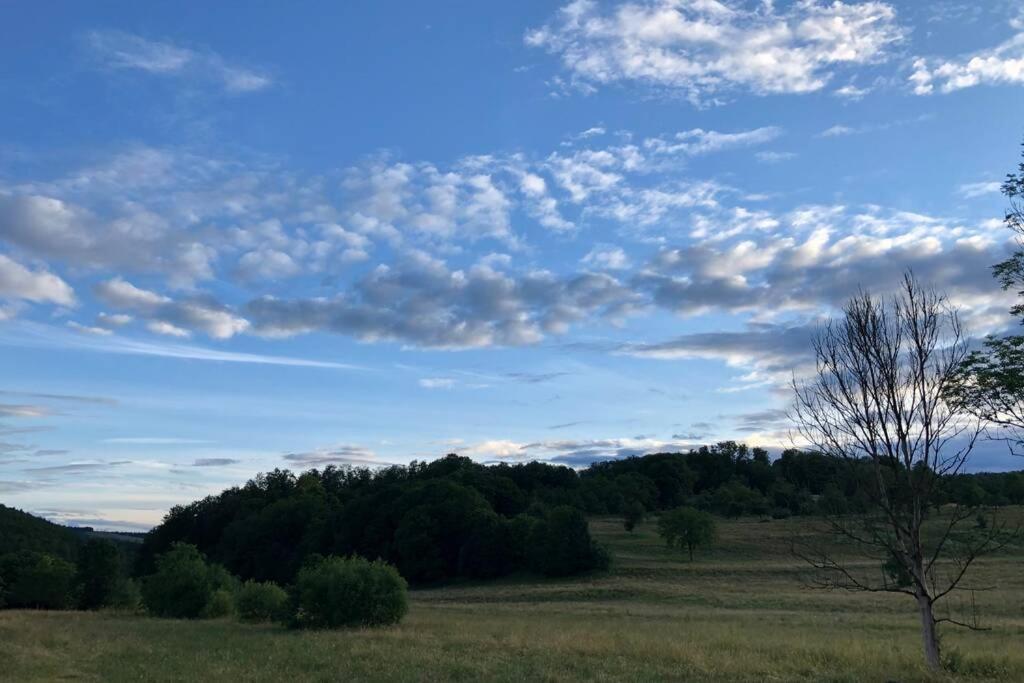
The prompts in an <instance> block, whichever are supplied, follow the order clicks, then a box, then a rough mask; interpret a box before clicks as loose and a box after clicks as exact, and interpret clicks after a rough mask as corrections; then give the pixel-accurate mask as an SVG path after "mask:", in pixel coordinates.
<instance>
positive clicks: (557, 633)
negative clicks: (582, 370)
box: [0, 520, 1024, 681]
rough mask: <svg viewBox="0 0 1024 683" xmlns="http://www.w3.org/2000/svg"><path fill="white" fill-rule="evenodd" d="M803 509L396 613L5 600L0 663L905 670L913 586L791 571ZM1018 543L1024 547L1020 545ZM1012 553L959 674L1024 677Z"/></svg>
mask: <svg viewBox="0 0 1024 683" xmlns="http://www.w3.org/2000/svg"><path fill="white" fill-rule="evenodd" d="M805 526H806V521H803V520H790V521H786V522H770V523H758V522H755V521H740V522H723V523H722V528H721V541H720V543H719V545H718V546H717V547H716V548H715V549H714V550H713V551H711V552H709V553H706V554H704V555H703V556H701V557H699V558H698V560H697V561H696V562H695V563H693V564H690V563H688V562H686V561H683V559H682V557H681V556H679V555H677V554H673V553H669V552H667V551H666V550H665V549H664V548H662V546H661V545H660V544H659V543H658V542H657V539H656V537H655V535H654V528H653V525H652V524H647V525H643V526H642V527H641V528H640V529H639V530H638V531H637V532H636V533H634V534H627V533H625V532H623V531H622V530H621V527H620V526H619V524H618V522H617V520H598V521H596V522H594V530H595V532H596V533H597V535H598V536H599V537H600V538H602V540H604V541H605V542H607V543H608V544H609V545H610V546H611V547H612V549H613V552H614V554H615V558H616V567H615V569H614V571H613V572H612V573H611V574H610V575H607V576H601V577H591V578H586V579H582V580H580V579H574V580H566V581H554V580H551V581H536V580H522V581H516V580H507V581H503V582H500V583H498V584H494V583H491V584H487V585H463V586H452V587H446V588H438V589H432V590H424V591H417V592H416V593H414V595H413V606H412V610H411V611H410V614H409V616H408V618H407V619H406V620H405V621H404V622H403V623H402V624H401V626H399V627H396V628H392V629H385V630H377V631H347V632H334V633H327V632H325V633H292V632H288V631H285V630H283V629H279V628H276V627H271V626H243V625H239V624H235V623H232V622H198V623H187V622H174V621H163V620H156V619H149V618H145V617H127V616H117V615H110V614H77V613H26V612H7V613H0V662H3V663H4V664H3V665H2V666H0V678H11V679H14V680H52V679H55V678H61V677H78V678H85V679H92V680H115V681H116V680H139V679H146V680H172V679H191V680H212V679H234V680H253V681H260V680H266V681H276V680H282V679H285V678H289V677H291V678H293V679H294V680H346V679H348V680H438V679H460V680H467V681H476V680H508V681H518V680H524V679H529V680H552V681H560V680H578V679H585V680H634V681H648V680H655V679H673V680H700V681H705V680H708V681H886V680H899V681H917V680H930V679H929V678H928V676H927V675H926V673H925V672H924V671H923V669H922V667H921V666H920V663H919V661H920V655H919V640H918V635H917V631H916V627H917V622H916V616H915V614H914V612H913V604H912V601H911V600H910V599H909V598H906V597H903V596H887V595H875V594H872V595H864V594H851V593H824V592H819V591H814V590H808V589H806V588H803V587H802V583H801V581H800V580H799V576H800V572H801V567H800V565H799V564H798V563H796V562H794V560H793V559H792V558H791V557H790V556H789V555H788V539H789V537H790V536H791V534H793V533H796V532H798V531H799V530H800V529H801V528H804V527H805ZM1017 552H1018V553H1019V552H1020V551H1017ZM1022 567H1024V557H1022V556H1021V555H1020V554H1006V555H1003V556H1000V557H996V558H991V559H989V560H987V561H986V562H985V563H984V564H982V565H980V566H979V567H978V571H977V572H976V573H975V574H974V575H973V576H974V580H973V582H972V583H973V584H974V585H978V586H998V588H996V589H995V590H991V591H984V592H979V593H978V594H977V600H978V603H979V607H980V610H981V611H982V613H983V614H984V615H985V618H986V621H987V625H988V626H990V627H992V629H993V630H991V631H988V632H982V633H964V632H961V631H955V630H952V629H947V635H946V637H945V640H944V643H945V646H946V648H947V649H948V650H954V649H955V650H958V651H959V652H961V653H962V654H963V660H962V662H961V665H960V668H961V669H962V670H963V671H964V673H965V676H966V677H968V678H969V679H971V680H1003V681H1024V647H1022V643H1024V572H1022V571H1021V569H1022Z"/></svg>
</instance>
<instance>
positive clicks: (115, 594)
mask: <svg viewBox="0 0 1024 683" xmlns="http://www.w3.org/2000/svg"><path fill="white" fill-rule="evenodd" d="M122 567H123V562H122V559H121V554H120V551H119V550H118V548H117V545H116V544H114V543H112V542H111V541H107V540H102V539H94V540H90V541H88V542H86V543H85V544H83V545H82V547H81V548H80V550H79V552H78V557H77V562H75V563H72V562H69V561H68V560H66V559H64V558H62V557H58V556H57V555H53V554H50V553H45V552H39V551H36V550H19V551H16V552H10V553H6V554H5V555H2V556H0V607H4V606H6V607H20V608H29V609H71V608H77V609H99V608H101V607H120V608H131V607H132V606H134V605H135V604H137V603H138V587H137V586H136V584H135V582H134V581H132V580H131V579H129V578H128V577H127V576H125V573H124V571H123V569H122Z"/></svg>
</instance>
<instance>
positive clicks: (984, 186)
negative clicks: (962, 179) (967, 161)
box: [957, 180, 1003, 199]
mask: <svg viewBox="0 0 1024 683" xmlns="http://www.w3.org/2000/svg"><path fill="white" fill-rule="evenodd" d="M1002 186H1003V184H1002V183H1000V182H999V181H998V180H983V181H981V182H977V183H964V184H963V185H961V186H960V187H958V188H957V192H958V193H959V194H960V196H962V197H966V198H967V199H974V198H975V197H982V196H984V195H987V194H998V193H999V192H1000V190H1001V189H1002Z"/></svg>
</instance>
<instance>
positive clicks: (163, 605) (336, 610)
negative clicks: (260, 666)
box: [0, 540, 408, 628]
mask: <svg viewBox="0 0 1024 683" xmlns="http://www.w3.org/2000/svg"><path fill="white" fill-rule="evenodd" d="M121 566H122V563H121V558H120V556H119V550H118V547H117V545H116V544H114V543H112V542H110V541H106V540H91V541H88V542H87V543H85V544H84V545H83V546H82V548H81V550H80V552H79V555H78V563H77V565H76V564H73V563H71V562H68V561H67V560H65V559H62V558H60V557H56V556H54V555H51V554H48V553H41V552H37V551H31V550H23V551H19V552H14V553H7V554H5V555H3V556H0V607H10V608H22V609H100V608H113V609H122V610H126V611H138V610H140V609H144V610H145V611H146V613H148V614H151V615H153V616H157V617H169V618H179V619H202V618H220V617H227V616H237V617H238V618H239V619H240V620H242V621H247V622H268V621H274V622H280V623H285V624H288V625H290V626H293V627H299V628H336V627H342V626H379V625H386V624H394V623H397V622H398V621H400V620H401V618H402V617H403V616H404V615H405V613H406V611H407V610H408V602H407V586H406V582H405V579H403V578H402V577H401V576H400V575H399V573H398V571H397V570H396V569H395V568H394V567H392V566H391V565H389V564H387V563H385V562H381V561H376V562H371V561H370V560H366V559H363V558H361V557H349V558H341V557H311V558H309V561H308V562H307V563H306V565H305V566H303V567H302V569H301V570H300V571H299V573H298V575H297V577H296V580H295V583H294V585H293V586H291V587H290V590H285V589H284V588H282V587H281V586H279V585H277V584H275V583H273V582H270V581H263V582H260V581H252V580H250V581H245V582H242V581H240V580H239V579H237V578H236V577H234V576H232V575H231V574H230V573H229V572H228V571H227V570H226V569H224V567H222V566H221V565H218V564H214V563H211V562H208V561H207V559H206V558H205V557H204V556H203V555H202V554H201V553H200V552H199V550H198V549H197V548H196V547H195V546H194V545H189V544H187V543H176V544H174V545H173V546H172V547H171V549H170V550H169V551H168V552H166V553H164V554H162V555H160V556H159V557H158V558H157V559H156V571H155V572H154V573H153V574H151V575H149V576H146V577H143V578H142V579H141V580H139V581H135V580H133V579H131V578H128V577H126V576H124V573H123V572H122V570H121Z"/></svg>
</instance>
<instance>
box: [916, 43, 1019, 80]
mask: <svg viewBox="0 0 1024 683" xmlns="http://www.w3.org/2000/svg"><path fill="white" fill-rule="evenodd" d="M910 82H911V84H912V85H913V86H914V93H915V94H917V95H931V94H932V93H934V92H935V91H936V89H937V90H938V92H941V93H943V94H947V93H951V92H954V91H956V90H962V89H964V88H973V87H974V86H977V85H1020V84H1024V33H1018V34H1017V35H1015V36H1014V37H1012V38H1010V39H1009V40H1007V41H1006V42H1004V43H1001V44H999V45H997V46H996V47H993V48H991V49H988V50H982V51H980V52H976V53H974V54H973V55H967V56H964V57H960V58H958V59H952V60H947V59H942V58H925V57H919V58H917V59H915V60H914V73H912V74H911V75H910Z"/></svg>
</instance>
